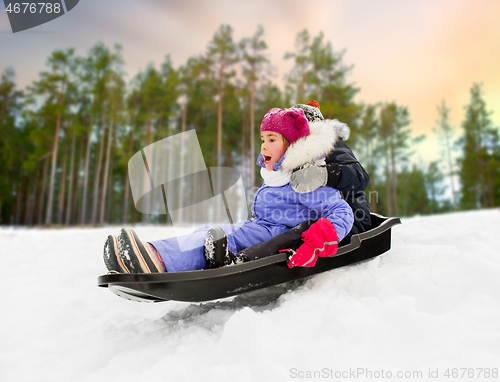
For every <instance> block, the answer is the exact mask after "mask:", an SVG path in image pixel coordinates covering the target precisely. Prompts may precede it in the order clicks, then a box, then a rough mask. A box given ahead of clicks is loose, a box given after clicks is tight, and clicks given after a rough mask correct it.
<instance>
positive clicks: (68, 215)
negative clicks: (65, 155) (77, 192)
mask: <svg viewBox="0 0 500 382" xmlns="http://www.w3.org/2000/svg"><path fill="white" fill-rule="evenodd" d="M75 137H76V135H75V134H73V137H72V138H71V159H70V163H69V187H68V203H67V206H66V219H65V220H66V225H67V226H69V225H70V224H71V215H72V213H73V200H74V199H75V198H74V195H73V194H74V192H73V183H74V179H73V169H74V167H75V166H74V164H75V141H76V139H75Z"/></svg>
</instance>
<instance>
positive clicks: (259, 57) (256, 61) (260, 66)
mask: <svg viewBox="0 0 500 382" xmlns="http://www.w3.org/2000/svg"><path fill="white" fill-rule="evenodd" d="M263 35H264V29H263V28H262V26H259V27H258V29H257V32H256V33H255V34H254V36H253V37H252V38H247V39H243V41H242V42H241V43H240V49H242V53H243V60H244V63H245V64H246V66H244V67H243V75H244V76H245V77H246V80H247V83H248V84H249V88H250V124H249V131H250V137H249V138H250V166H251V167H250V168H251V169H253V166H254V165H255V153H256V152H257V150H256V146H255V140H256V134H255V93H256V84H257V82H258V81H259V80H261V79H262V77H261V72H262V71H263V70H264V65H265V64H268V63H269V60H268V59H267V58H266V56H265V55H264V54H263V53H262V52H263V51H264V50H265V49H267V44H266V42H265V41H264V40H262V36H263ZM243 155H245V154H243ZM250 174H251V177H250V185H251V187H254V186H255V172H254V171H250Z"/></svg>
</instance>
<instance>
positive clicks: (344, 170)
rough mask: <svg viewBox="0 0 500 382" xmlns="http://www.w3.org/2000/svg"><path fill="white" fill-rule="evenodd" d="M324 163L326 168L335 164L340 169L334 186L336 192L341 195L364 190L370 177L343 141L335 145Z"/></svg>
mask: <svg viewBox="0 0 500 382" xmlns="http://www.w3.org/2000/svg"><path fill="white" fill-rule="evenodd" d="M326 163H327V166H328V165H329V164H333V163H336V164H338V165H339V167H340V177H339V180H338V183H337V185H336V186H335V188H336V189H337V190H339V191H340V192H342V193H343V194H347V193H348V192H359V191H365V190H366V187H367V186H368V182H369V181H370V176H369V175H368V173H367V172H366V171H365V169H364V168H363V166H361V164H360V163H359V162H358V160H357V159H356V157H355V156H354V153H353V152H352V150H351V149H350V148H349V147H348V146H347V145H346V144H345V143H344V142H343V141H339V142H337V143H336V144H335V147H334V150H333V151H332V152H331V153H330V154H329V155H328V157H327V158H326Z"/></svg>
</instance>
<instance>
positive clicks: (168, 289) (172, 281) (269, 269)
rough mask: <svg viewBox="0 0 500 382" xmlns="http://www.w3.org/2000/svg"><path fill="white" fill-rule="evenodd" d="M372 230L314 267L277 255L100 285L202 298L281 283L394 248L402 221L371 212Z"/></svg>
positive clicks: (132, 294)
mask: <svg viewBox="0 0 500 382" xmlns="http://www.w3.org/2000/svg"><path fill="white" fill-rule="evenodd" d="M371 220H372V229H371V230H369V231H367V232H363V233H361V234H357V235H353V236H352V237H351V242H350V243H348V244H346V245H343V246H341V247H339V249H338V251H337V253H336V254H335V255H334V256H331V257H320V258H319V259H318V261H317V263H316V265H315V266H314V267H312V268H301V267H294V268H292V269H290V268H288V267H287V265H286V260H287V255H286V254H285V253H278V254H276V255H273V256H269V257H265V258H262V259H258V260H254V261H250V262H247V263H243V264H238V265H232V266H227V267H222V268H217V269H204V270H198V271H188V272H175V273H136V274H130V273H108V274H106V275H103V276H99V278H98V285H99V286H100V287H107V288H109V289H110V290H111V291H112V292H113V293H115V294H116V295H118V296H120V297H123V298H125V299H128V300H132V301H139V302H162V301H169V300H175V301H188V302H202V301H210V300H215V299H220V298H225V297H231V296H235V295H238V294H241V293H245V292H250V291H253V290H257V289H262V288H266V287H270V286H275V285H278V284H281V283H285V282H289V281H294V280H298V279H301V278H304V277H308V276H312V275H315V274H317V273H321V272H325V271H329V270H331V269H334V268H338V267H343V266H344V265H349V264H354V263H357V262H360V261H364V260H368V259H371V258H373V257H376V256H378V255H381V254H382V253H384V252H386V251H388V250H389V249H390V248H391V228H392V227H393V226H395V225H397V224H401V220H400V219H399V218H397V217H391V218H387V217H384V216H381V215H378V214H371Z"/></svg>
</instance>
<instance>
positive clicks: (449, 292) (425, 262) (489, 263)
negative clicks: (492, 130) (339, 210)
mask: <svg viewBox="0 0 500 382" xmlns="http://www.w3.org/2000/svg"><path fill="white" fill-rule="evenodd" d="M119 228H120V227H116V226H113V227H105V228H85V229H84V228H79V229H77V228H75V229H62V230H55V229H25V228H2V229H0V248H1V249H0V252H1V254H2V255H1V259H2V271H1V274H2V276H1V279H0V287H1V293H2V295H1V315H0V323H1V325H0V381H3V382H7V381H9V382H10V381H12V382H19V381H37V382H38V381H106V382H108V381H120V382H125V381H134V382H137V381H147V382H153V381H167V380H168V381H289V380H292V381H293V380H312V379H313V377H316V379H317V380H322V379H324V380H335V379H337V380H349V379H357V380H375V379H376V380H383V379H393V380H411V379H413V380H430V379H432V380H436V379H435V378H430V377H436V376H438V377H439V380H460V379H461V377H462V376H464V378H463V379H464V380H465V379H470V380H488V381H493V380H499V379H500V377H499V376H498V369H499V368H500V235H499V232H500V210H498V209H494V210H483V211H475V212H462V213H455V214H448V215H438V216H431V217H418V218H412V219H404V220H403V224H402V225H400V226H396V227H394V228H393V230H392V232H393V236H392V249H391V250H390V251H389V252H387V253H385V254H384V255H382V256H380V257H378V258H376V259H374V260H371V261H368V262H365V263H362V264H358V265H354V266H349V267H344V268H340V269H336V270H333V271H330V272H327V273H323V274H320V275H317V276H315V277H312V278H310V279H308V280H307V281H306V282H305V283H302V284H301V285H292V286H290V288H289V290H288V291H287V290H286V289H284V288H279V287H276V288H272V289H270V290H265V291H259V292H255V293H253V294H250V295H242V296H240V297H237V298H233V299H228V300H221V301H217V302H210V303H202V304H191V303H181V302H165V303H159V304H140V303H136V302H131V301H127V300H124V299H121V298H119V297H117V296H115V295H114V294H112V293H111V292H110V291H108V290H107V289H104V288H98V287H97V277H98V276H99V275H101V274H104V273H105V272H106V269H105V267H104V264H103V262H102V247H103V243H104V240H105V238H106V235H107V234H108V233H115V234H116V233H117V232H118V231H119ZM135 229H136V231H137V232H138V234H139V236H140V237H141V238H143V239H146V240H154V239H157V238H160V237H165V236H168V235H172V234H173V231H172V230H171V229H170V230H168V229H167V228H165V227H144V226H138V227H135ZM462 368H468V369H467V370H464V369H462ZM453 369H456V370H453ZM488 370H489V371H488ZM495 370H496V374H495ZM447 371H448V373H449V378H446V376H445V374H446V372H447ZM370 373H371V374H370ZM453 373H455V374H453ZM454 376H455V377H457V378H454ZM355 377H357V378H355ZM411 377H412V378H411ZM471 377H474V378H471ZM478 377H479V378H478Z"/></svg>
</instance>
